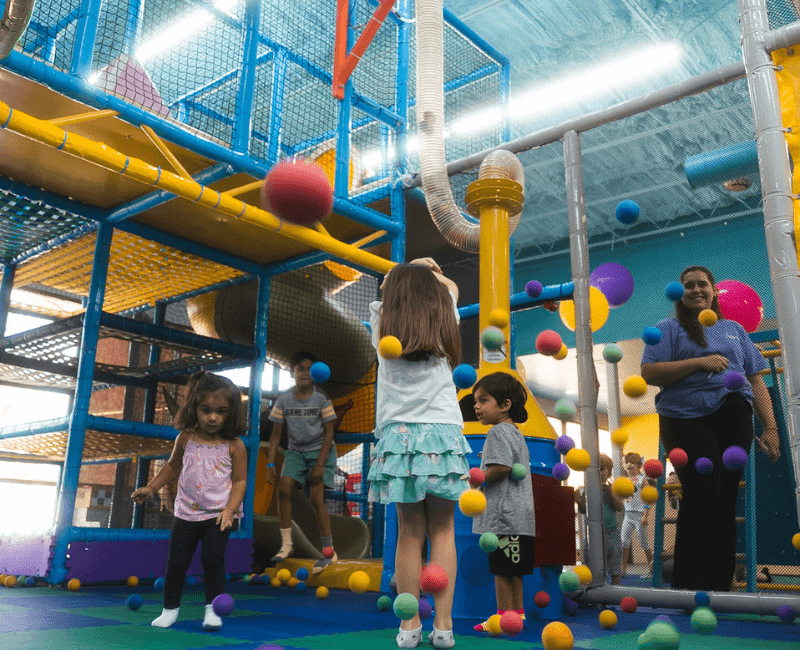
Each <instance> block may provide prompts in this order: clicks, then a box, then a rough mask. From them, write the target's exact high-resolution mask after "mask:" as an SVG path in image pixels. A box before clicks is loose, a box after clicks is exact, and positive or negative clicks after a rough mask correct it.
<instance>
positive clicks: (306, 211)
mask: <svg viewBox="0 0 800 650" xmlns="http://www.w3.org/2000/svg"><path fill="white" fill-rule="evenodd" d="M261 205H262V206H263V207H264V209H265V210H266V211H267V212H271V213H272V214H274V215H275V216H276V217H278V218H279V219H283V220H284V221H291V222H292V223H296V224H299V225H308V224H312V223H315V222H317V221H322V219H324V218H325V217H327V216H328V215H329V214H330V213H331V209H332V208H333V190H332V189H331V183H330V181H329V180H328V175H327V174H326V173H325V170H324V169H323V168H322V167H320V166H319V165H318V164H317V163H315V162H312V161H310V160H305V159H303V158H299V157H298V158H289V159H287V160H282V161H281V162H279V163H278V164H277V165H275V166H274V167H273V168H272V169H270V171H269V173H268V174H267V177H266V179H264V185H263V186H262V187H261Z"/></svg>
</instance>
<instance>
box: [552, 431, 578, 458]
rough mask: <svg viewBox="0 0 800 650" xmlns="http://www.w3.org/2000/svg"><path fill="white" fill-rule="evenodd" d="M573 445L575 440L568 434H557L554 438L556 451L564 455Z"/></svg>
mask: <svg viewBox="0 0 800 650" xmlns="http://www.w3.org/2000/svg"><path fill="white" fill-rule="evenodd" d="M574 446H575V441H574V440H573V439H572V438H570V437H569V436H559V437H558V438H557V439H556V451H557V452H558V453H559V454H561V455H562V456H565V455H566V453H567V452H568V451H569V450H570V449H572V448H573V447H574Z"/></svg>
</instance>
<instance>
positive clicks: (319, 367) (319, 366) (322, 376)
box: [308, 361, 331, 384]
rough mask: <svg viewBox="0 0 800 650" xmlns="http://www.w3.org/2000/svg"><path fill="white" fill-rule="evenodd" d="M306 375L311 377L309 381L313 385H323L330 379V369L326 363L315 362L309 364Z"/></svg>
mask: <svg viewBox="0 0 800 650" xmlns="http://www.w3.org/2000/svg"><path fill="white" fill-rule="evenodd" d="M308 374H309V375H311V381H313V382H314V383H315V384H324V383H325V382H326V381H328V380H329V379H330V378H331V369H330V368H329V367H328V364H327V363H323V362H322V361H317V362H316V363H312V364H311V368H310V369H309V371H308Z"/></svg>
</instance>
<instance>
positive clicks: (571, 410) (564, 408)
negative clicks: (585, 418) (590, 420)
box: [555, 397, 578, 422]
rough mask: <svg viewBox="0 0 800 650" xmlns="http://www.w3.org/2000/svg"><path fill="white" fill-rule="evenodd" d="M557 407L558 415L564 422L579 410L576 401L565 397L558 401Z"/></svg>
mask: <svg viewBox="0 0 800 650" xmlns="http://www.w3.org/2000/svg"><path fill="white" fill-rule="evenodd" d="M555 409H556V417H557V418H558V419H559V420H561V421H562V422H566V421H567V420H571V419H572V418H574V417H575V413H576V412H577V411H578V409H577V407H576V406H575V402H573V401H572V400H571V399H566V398H564V397H562V398H561V399H560V400H558V401H557V402H556V406H555Z"/></svg>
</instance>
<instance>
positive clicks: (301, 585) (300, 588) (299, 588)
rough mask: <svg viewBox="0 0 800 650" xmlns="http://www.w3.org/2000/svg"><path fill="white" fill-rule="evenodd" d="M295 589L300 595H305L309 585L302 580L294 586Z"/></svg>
mask: <svg viewBox="0 0 800 650" xmlns="http://www.w3.org/2000/svg"><path fill="white" fill-rule="evenodd" d="M294 588H295V589H297V591H299V592H300V593H303V592H304V591H305V590H306V589H307V588H308V585H307V584H306V583H305V582H303V581H302V580H301V581H300V582H298V583H297V584H296V585H295V586H294Z"/></svg>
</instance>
